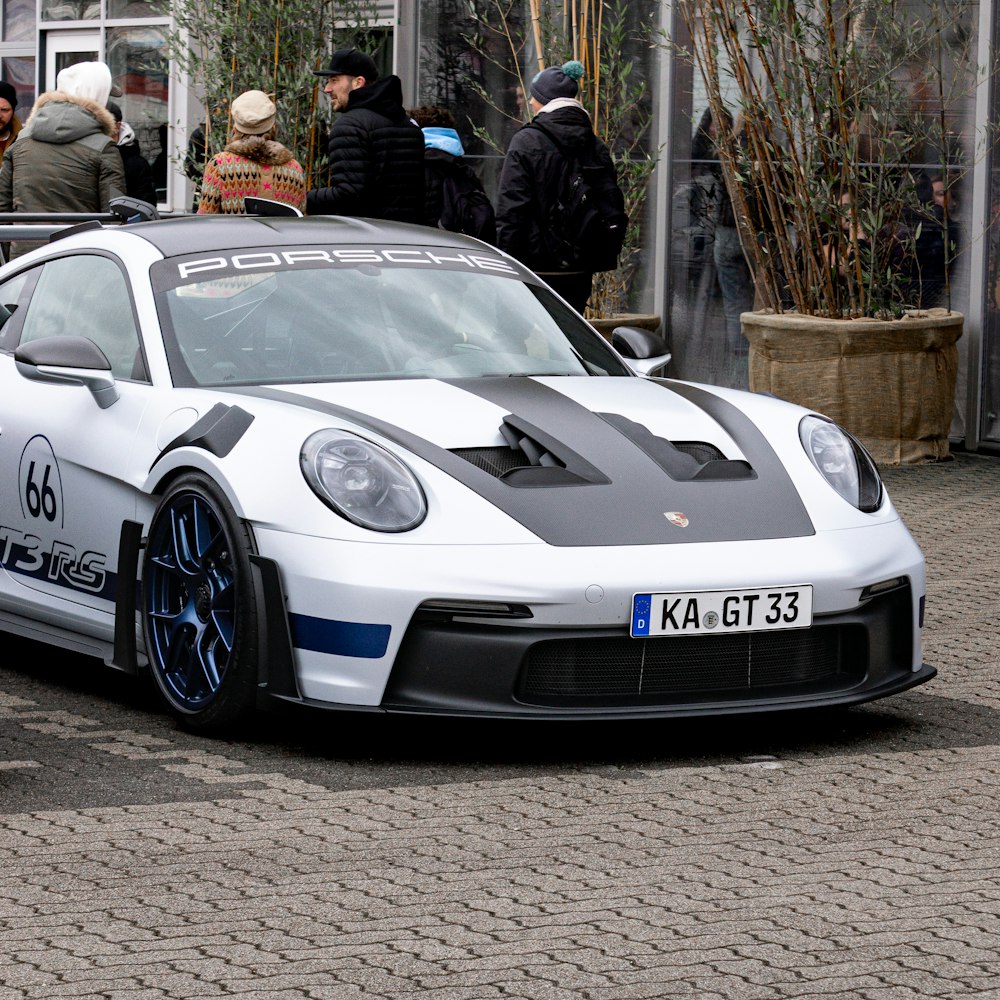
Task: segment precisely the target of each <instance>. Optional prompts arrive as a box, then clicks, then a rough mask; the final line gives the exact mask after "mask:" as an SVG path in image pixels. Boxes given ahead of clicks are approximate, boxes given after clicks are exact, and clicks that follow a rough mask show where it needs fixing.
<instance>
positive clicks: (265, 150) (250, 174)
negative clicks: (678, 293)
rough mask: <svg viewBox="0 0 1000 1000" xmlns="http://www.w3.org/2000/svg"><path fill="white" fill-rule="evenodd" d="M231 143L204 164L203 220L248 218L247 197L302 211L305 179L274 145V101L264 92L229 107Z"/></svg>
mask: <svg viewBox="0 0 1000 1000" xmlns="http://www.w3.org/2000/svg"><path fill="white" fill-rule="evenodd" d="M229 110H230V113H231V114H232V116H233V129H232V132H231V133H230V139H229V142H228V143H227V144H226V147H225V149H223V151H222V152H221V153H216V154H215V156H213V157H212V158H211V159H210V160H209V161H208V163H206V164H205V173H204V175H203V177H202V179H201V195H200V197H199V199H198V214H199V215H246V208H245V207H244V204H243V199H244V198H248V197H249V198H267V199H269V200H270V201H279V202H281V203H283V204H285V205H291V206H292V207H293V208H297V209H299V211H302V210H303V209H304V208H305V205H306V179H305V172H304V171H303V169H302V167H301V165H300V164H299V162H298V161H297V160H296V159H295V158H294V157H293V156H292V154H291V152H290V151H289V150H288V149H286V148H285V147H284V146H283V145H282V144H281V143H280V142H276V141H275V138H274V136H275V117H276V114H277V109H276V108H275V106H274V102H273V101H272V100H271V99H270V98H269V97H268V96H267V94H265V93H263V92H262V91H260V90H248V91H246V92H245V93H242V94H240V96H239V97H237V98H236V100H235V101H233V103H232V105H231V107H230V109H229Z"/></svg>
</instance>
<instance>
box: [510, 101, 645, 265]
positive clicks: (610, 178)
mask: <svg viewBox="0 0 1000 1000" xmlns="http://www.w3.org/2000/svg"><path fill="white" fill-rule="evenodd" d="M529 127H531V128H536V129H538V131H539V132H541V133H543V134H544V135H545V137H546V138H547V139H548V140H549V141H550V142H551V143H552V144H553V145H554V146H555V147H556V149H558V150H559V153H560V154H561V155H562V158H563V159H564V160H565V161H566V172H565V176H564V180H563V183H562V186H561V188H560V191H559V196H558V197H557V198H556V200H555V202H554V203H553V205H552V206H551V208H550V209H549V211H548V215H547V218H546V223H547V226H548V237H549V241H550V249H551V250H552V251H553V252H554V253H555V256H556V258H557V259H558V261H559V264H560V267H561V268H562V269H564V270H567V271H571V270H574V269H582V270H585V271H613V270H615V268H616V267H618V258H619V257H620V256H621V252H622V246H623V245H624V243H625V232H626V230H627V229H628V215H627V214H626V212H625V196H624V195H623V194H622V191H621V188H620V187H619V186H618V179H617V177H616V176H615V168H614V164H613V163H612V162H611V158H610V154H608V153H607V152H606V151H604V150H602V147H601V146H599V145H598V139H597V136H591V141H590V142H588V143H587V144H586V145H585V146H583V147H576V148H573V149H570V148H569V147H568V146H566V145H565V144H564V143H562V142H561V141H560V140H559V139H558V138H557V137H556V136H555V134H554V133H553V132H551V131H549V129H547V128H546V127H545V126H544V125H543V124H542V123H541V122H540V121H539V120H538V119H537V118H536V119H535V120H534V121H533V122H532V123H531V125H530V126H529ZM602 152H604V154H605V155H604V156H602V155H601V153H602Z"/></svg>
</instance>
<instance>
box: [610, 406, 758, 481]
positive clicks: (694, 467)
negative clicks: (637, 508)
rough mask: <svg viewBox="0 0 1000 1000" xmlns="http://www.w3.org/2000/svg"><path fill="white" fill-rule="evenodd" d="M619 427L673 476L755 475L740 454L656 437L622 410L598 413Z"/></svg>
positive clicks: (724, 477)
mask: <svg viewBox="0 0 1000 1000" xmlns="http://www.w3.org/2000/svg"><path fill="white" fill-rule="evenodd" d="M599 416H600V417H602V418H603V419H604V420H606V421H607V422H608V423H609V424H611V426H612V427H614V429H615V430H616V431H618V432H619V433H620V434H622V435H624V436H625V437H627V438H628V439H629V441H631V442H632V443H633V444H634V445H635V446H636V447H637V448H640V449H642V451H644V452H645V453H646V454H647V455H648V456H649V457H650V458H651V459H652V460H653V461H654V462H656V464H657V465H658V466H659V467H660V468H661V469H663V471H664V472H665V473H666V474H667V475H668V476H670V478H671V479H674V480H677V481H684V480H696V479H697V480H705V479H756V478H757V473H756V472H754V471H753V468H752V467H751V465H750V463H749V462H745V461H743V459H739V458H726V457H725V456H724V455H723V454H722V452H720V451H719V450H718V448H715V447H714V446H712V445H707V444H699V443H698V442H693V441H691V442H685V443H684V444H683V445H682V444H674V443H673V442H672V441H668V440H667V439H666V438H661V437H657V436H656V435H655V434H653V433H652V432H651V431H650V430H649V428H647V427H644V426H643V425H642V424H638V423H636V422H635V421H634V420H629V418H628V417H623V416H622V415H621V414H620V413H601V414H599Z"/></svg>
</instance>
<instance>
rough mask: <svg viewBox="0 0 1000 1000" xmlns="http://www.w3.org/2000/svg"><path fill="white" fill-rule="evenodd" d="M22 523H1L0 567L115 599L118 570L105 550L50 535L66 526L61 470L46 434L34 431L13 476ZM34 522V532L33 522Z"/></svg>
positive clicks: (17, 574) (16, 573)
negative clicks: (81, 546)
mask: <svg viewBox="0 0 1000 1000" xmlns="http://www.w3.org/2000/svg"><path fill="white" fill-rule="evenodd" d="M17 488H18V490H17V491H18V499H19V501H20V505H21V515H22V516H23V518H24V520H25V524H24V526H22V527H15V526H13V525H6V524H0V566H3V568H4V569H5V570H7V572H8V573H11V574H14V575H16V576H27V577H31V578H32V579H35V580H43V581H45V582H46V583H51V584H54V585H56V586H58V587H65V588H66V589H67V590H72V591H76V592H78V593H85V594H93V595H96V596H97V597H103V598H105V599H107V600H113V599H114V594H115V587H116V574H115V573H112V572H109V571H108V569H107V562H108V559H107V555H106V554H105V553H103V552H93V551H82V552H81V551H78V550H77V548H76V546H74V545H73V544H72V543H70V542H69V541H66V540H65V539H61V538H58V537H56V538H52V539H51V540H43V537H41V536H44V537H45V539H48V538H49V537H50V535H51V533H52V531H53V530H55V531H56V532H59V531H61V530H62V529H63V528H64V527H65V517H64V502H63V489H62V475H61V473H60V471H59V463H58V461H57V460H56V456H55V453H54V452H53V450H52V445H51V444H50V443H49V440H48V438H46V437H44V436H43V435H41V434H36V435H35V436H34V437H33V438H31V439H30V440H29V441H28V443H27V444H26V445H25V446H24V450H23V451H22V452H21V461H20V465H19V467H18V476H17ZM33 524H34V525H38V528H37V531H38V532H39V533H36V531H34V530H32V525H33Z"/></svg>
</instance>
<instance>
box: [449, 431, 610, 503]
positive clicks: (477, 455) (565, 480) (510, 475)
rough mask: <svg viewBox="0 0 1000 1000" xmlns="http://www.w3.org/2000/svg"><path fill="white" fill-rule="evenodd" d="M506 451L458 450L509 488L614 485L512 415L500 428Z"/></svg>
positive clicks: (562, 445) (499, 449) (549, 437)
mask: <svg viewBox="0 0 1000 1000" xmlns="http://www.w3.org/2000/svg"><path fill="white" fill-rule="evenodd" d="M500 434H501V436H502V437H503V439H504V440H505V441H506V442H507V447H506V448H503V447H500V448H456V449H454V451H453V452H452V454H454V455H458V456H459V458H464V459H465V460H466V461H467V462H471V463H472V464H473V465H475V466H477V467H478V468H480V469H482V470H483V471H484V472H488V473H489V474H490V475H491V476H496V478H497V479H500V480H502V481H503V482H505V483H506V484H507V485H508V486H517V487H522V488H531V487H538V486H593V485H607V484H608V483H610V482H611V480H610V479H608V477H607V476H605V475H604V474H603V473H602V472H601V471H600V470H599V469H597V468H595V467H594V466H593V465H591V464H590V462H588V461H587V460H586V459H585V458H583V456H581V455H579V454H577V453H576V452H575V451H573V450H572V449H571V448H569V447H567V446H566V445H564V444H562V443H561V442H559V441H556V440H555V438H553V437H552V436H551V435H549V434H546V433H545V431H543V430H541V429H540V428H538V427H535V426H534V425H532V424H530V423H528V421H526V420H521V419H520V418H519V417H515V416H514V415H513V414H508V415H507V416H506V417H504V419H503V423H502V424H501V425H500Z"/></svg>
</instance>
